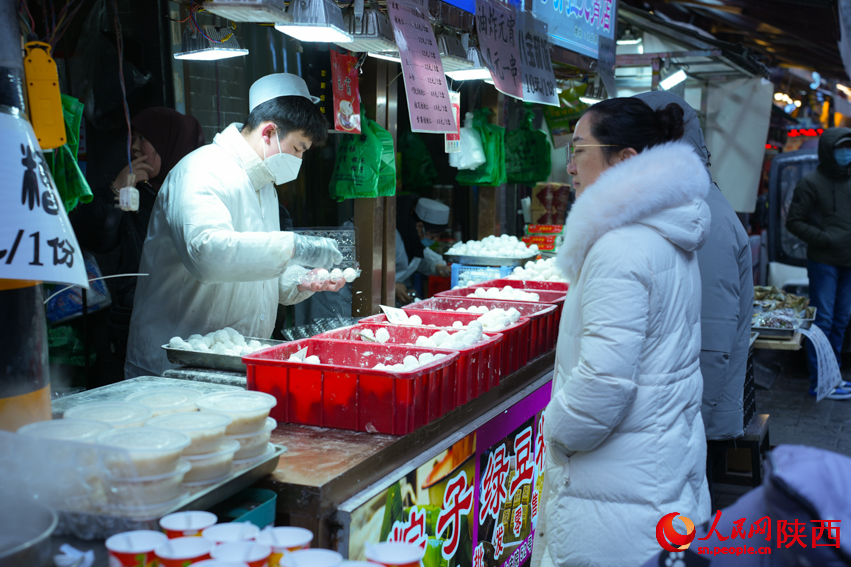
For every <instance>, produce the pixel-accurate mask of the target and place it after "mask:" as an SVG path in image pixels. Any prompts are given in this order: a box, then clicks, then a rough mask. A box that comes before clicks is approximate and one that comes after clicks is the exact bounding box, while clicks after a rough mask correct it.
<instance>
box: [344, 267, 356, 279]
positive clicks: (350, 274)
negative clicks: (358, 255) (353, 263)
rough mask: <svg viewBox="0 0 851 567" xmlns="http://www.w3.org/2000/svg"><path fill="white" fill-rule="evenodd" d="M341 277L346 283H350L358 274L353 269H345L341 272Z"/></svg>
mask: <svg viewBox="0 0 851 567" xmlns="http://www.w3.org/2000/svg"><path fill="white" fill-rule="evenodd" d="M343 277H344V278H346V281H347V282H349V283H351V282H353V281H355V278H357V277H358V273H357V271H356V270H355V269H354V268H346V269H345V270H343Z"/></svg>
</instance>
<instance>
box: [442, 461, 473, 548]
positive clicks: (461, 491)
mask: <svg viewBox="0 0 851 567" xmlns="http://www.w3.org/2000/svg"><path fill="white" fill-rule="evenodd" d="M472 509H473V486H472V485H470V486H468V485H467V473H466V472H464V471H461V472H460V473H459V474H458V476H456V477H455V478H453V479H452V480H450V481H449V482H448V483H447V485H446V492H444V493H443V507H442V508H441V509H440V515H438V517H437V525H436V526H435V530H434V531H435V535H436V536H437V537H441V536H443V535H444V532H445V531H446V529H447V528H448V527H449V526H450V525H451V526H452V535H451V536H448V537H444V538H443V539H444V540H445V541H444V542H443V548H442V549H441V553H442V554H443V558H444V559H446V560H447V561H448V560H450V559H452V557H453V556H454V555H455V551H457V549H458V543H459V542H460V541H461V516H463V515H466V514H469V513H470V510H472Z"/></svg>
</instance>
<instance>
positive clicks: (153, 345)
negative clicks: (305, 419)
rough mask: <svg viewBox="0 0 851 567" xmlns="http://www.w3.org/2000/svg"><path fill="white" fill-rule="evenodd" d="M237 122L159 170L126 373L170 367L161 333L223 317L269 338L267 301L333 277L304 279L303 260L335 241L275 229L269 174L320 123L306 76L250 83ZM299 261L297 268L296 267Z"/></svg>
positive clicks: (289, 176) (292, 159)
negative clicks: (164, 171)
mask: <svg viewBox="0 0 851 567" xmlns="http://www.w3.org/2000/svg"><path fill="white" fill-rule="evenodd" d="M248 97H249V107H250V113H249V115H248V118H247V119H246V121H245V124H231V125H230V126H228V127H227V128H225V130H224V131H223V132H222V133H221V134H218V135H216V137H215V139H214V140H213V143H212V144H209V145H207V146H204V147H202V148H199V149H197V150H195V151H194V152H192V153H190V154H189V155H187V156H186V157H185V158H183V159H182V160H181V161H180V162H179V163H178V164H177V166H175V167H174V168H173V169H172V170H171V172H170V173H169V174H168V176H167V177H166V178H165V181H164V182H163V185H162V188H161V189H160V192H159V195H158V196H157V200H156V202H155V204H154V209H153V212H152V213H151V220H150V223H149V225H148V236H147V238H146V240H145V244H144V247H143V249H142V261H141V265H140V269H139V271H140V272H141V273H146V274H149V275H148V277H142V278H140V279H139V284H138V286H137V288H136V296H135V300H134V303H133V315H132V318H131V320H130V337H129V340H128V345H127V362H126V363H125V366H124V374H125V378H133V377H136V376H143V375H150V376H161V375H162V373H163V371H164V370H166V369H168V368H170V367H172V366H173V365H171V364H169V363H168V361H167V360H166V357H165V354H164V351H163V350H162V348H161V345H164V344H166V343H168V342H169V340H170V339H171V338H172V337H181V338H183V339H186V338H187V337H189V336H190V335H193V334H202V335H203V334H206V333H209V332H211V331H217V330H220V329H223V328H225V327H232V328H233V329H235V330H236V331H238V332H239V333H241V334H242V335H245V336H250V337H261V338H269V337H271V335H272V330H273V328H274V325H275V315H276V311H277V305H278V303H281V304H283V305H292V304H295V303H298V302H300V301H303V300H304V299H307V298H308V297H310V296H311V295H312V294H313V292H314V291H337V290H339V289H340V288H341V287H342V286H343V285H344V284H345V281H344V280H339V281H335V282H327V283H324V284H311V285H305V284H302V283H301V282H302V281H303V278H304V275H305V274H306V273H307V271H308V268H322V269H329V270H330V269H331V268H332V267H333V266H334V265H336V264H339V263H340V262H341V260H342V255H341V254H340V252H339V251H338V250H337V246H336V243H335V242H334V241H333V240H330V239H327V238H312V237H305V236H300V235H297V234H294V233H292V232H281V231H280V222H279V214H278V196H277V193H276V191H275V185H281V184H284V183H288V182H290V181H293V180H294V179H295V178H296V177H297V176H298V171H299V168H300V166H301V158H302V155H303V154H304V152H306V151H307V150H308V149H310V148H311V147H313V146H317V145H321V144H323V143H324V142H325V137H326V133H327V124H326V122H325V118H324V117H323V116H322V114H321V113H320V111H319V109H318V108H317V107H316V106H315V103H316V101H317V100H318V99H316V98H315V97H312V96H311V95H310V93H309V92H308V90H307V84H306V83H305V82H304V80H303V79H301V78H300V77H298V76H296V75H290V74H287V73H276V74H273V75H268V76H266V77H263V78H262V79H259V80H258V81H256V82H255V83H254V84H253V85H251V89H250V90H249V94H248ZM305 267H307V268H305Z"/></svg>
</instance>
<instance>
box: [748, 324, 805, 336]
mask: <svg viewBox="0 0 851 567" xmlns="http://www.w3.org/2000/svg"><path fill="white" fill-rule="evenodd" d="M799 327H800V321H798V322H797V324H796V325H795V326H794V327H793V328H791V329H775V328H774V327H759V326H757V325H751V331H752V332H754V333H759V338H761V339H780V340H787V339H791V338H792V337H794V336H795V333H797V332H798V328H799Z"/></svg>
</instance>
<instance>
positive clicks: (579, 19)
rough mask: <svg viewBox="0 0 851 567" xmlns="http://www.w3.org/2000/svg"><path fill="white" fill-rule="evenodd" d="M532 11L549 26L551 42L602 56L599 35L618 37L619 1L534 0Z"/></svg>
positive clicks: (573, 49)
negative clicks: (599, 52) (616, 33)
mask: <svg viewBox="0 0 851 567" xmlns="http://www.w3.org/2000/svg"><path fill="white" fill-rule="evenodd" d="M532 13H533V14H535V16H536V17H537V18H538V19H540V20H542V21H544V22H546V23H547V25H548V26H549V28H548V32H549V36H550V41H552V42H553V44H555V45H558V46H560V47H564V48H565V49H569V50H571V51H574V52H576V53H581V54H582V55H587V56H588V57H593V58H594V59H597V57H598V36H603V37H606V38H608V39H615V29H616V28H617V13H618V7H617V0H552V1H551V0H533V4H532Z"/></svg>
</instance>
